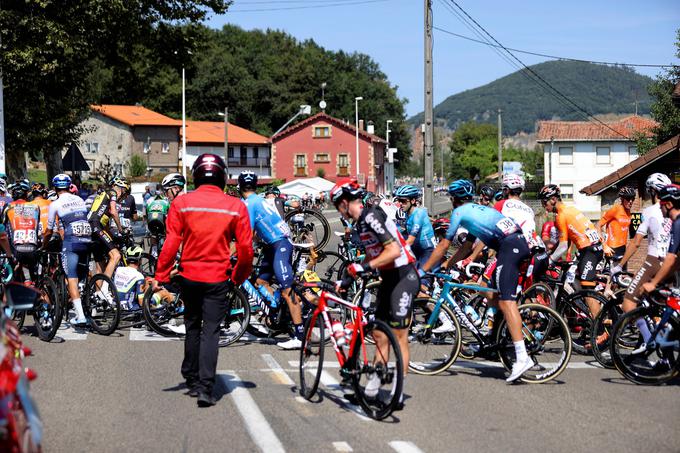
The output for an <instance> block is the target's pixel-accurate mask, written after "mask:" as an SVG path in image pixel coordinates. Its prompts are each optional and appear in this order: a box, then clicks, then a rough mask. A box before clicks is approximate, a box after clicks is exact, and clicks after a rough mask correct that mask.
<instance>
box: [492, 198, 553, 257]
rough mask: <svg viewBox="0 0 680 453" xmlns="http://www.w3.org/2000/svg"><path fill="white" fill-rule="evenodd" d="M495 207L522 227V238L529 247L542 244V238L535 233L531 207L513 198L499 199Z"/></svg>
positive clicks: (534, 219) (534, 217) (534, 220)
mask: <svg viewBox="0 0 680 453" xmlns="http://www.w3.org/2000/svg"><path fill="white" fill-rule="evenodd" d="M495 208H496V209H497V210H498V211H500V213H501V214H503V215H504V216H505V217H508V218H510V219H512V220H514V221H515V223H516V224H517V225H519V226H520V228H522V233H523V234H524V238H525V239H526V240H527V243H528V244H529V246H530V247H534V246H543V240H541V238H540V237H539V236H538V234H536V216H535V214H534V210H533V209H531V208H530V207H529V206H527V205H526V204H524V203H522V202H521V201H519V200H513V199H507V200H501V201H499V202H498V203H496V206H495Z"/></svg>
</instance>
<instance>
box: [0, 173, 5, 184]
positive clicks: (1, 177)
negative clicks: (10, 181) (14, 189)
mask: <svg viewBox="0 0 680 453" xmlns="http://www.w3.org/2000/svg"><path fill="white" fill-rule="evenodd" d="M0 180H2V181H3V182H4V183H5V184H7V175H6V174H4V173H0Z"/></svg>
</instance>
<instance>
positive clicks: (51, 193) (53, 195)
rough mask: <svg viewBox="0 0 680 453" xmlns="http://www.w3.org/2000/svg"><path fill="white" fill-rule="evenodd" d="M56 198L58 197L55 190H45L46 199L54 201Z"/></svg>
mask: <svg viewBox="0 0 680 453" xmlns="http://www.w3.org/2000/svg"><path fill="white" fill-rule="evenodd" d="M57 198H59V196H58V195H57V192H55V191H54V190H50V191H49V192H47V199H48V200H50V201H54V200H56V199H57Z"/></svg>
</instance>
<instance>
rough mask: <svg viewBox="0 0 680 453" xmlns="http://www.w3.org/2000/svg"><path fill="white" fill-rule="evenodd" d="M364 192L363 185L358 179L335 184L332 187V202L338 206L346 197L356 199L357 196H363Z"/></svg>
mask: <svg viewBox="0 0 680 453" xmlns="http://www.w3.org/2000/svg"><path fill="white" fill-rule="evenodd" d="M364 193H365V191H364V189H363V187H361V186H360V185H359V184H358V183H357V181H356V180H349V181H345V182H342V183H337V184H335V186H333V188H332V189H331V192H330V198H331V202H333V204H334V205H335V207H337V206H338V205H339V204H340V202H341V201H342V200H344V199H347V200H356V199H357V198H363V196H364Z"/></svg>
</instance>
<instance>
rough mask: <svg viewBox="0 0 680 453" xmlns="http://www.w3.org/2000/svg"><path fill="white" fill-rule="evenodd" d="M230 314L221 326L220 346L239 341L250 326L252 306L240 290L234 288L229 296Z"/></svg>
mask: <svg viewBox="0 0 680 453" xmlns="http://www.w3.org/2000/svg"><path fill="white" fill-rule="evenodd" d="M227 299H228V300H229V313H227V316H226V317H225V319H224V321H223V322H222V325H221V326H220V343H219V344H220V346H221V347H223V346H229V345H230V344H232V343H234V342H235V341H238V339H239V338H241V336H243V334H244V333H245V331H246V328H247V327H248V324H250V304H249V303H248V298H247V297H246V296H245V294H243V291H242V290H241V289H240V288H237V287H234V288H232V289H231V290H230V291H229V293H228V294H227Z"/></svg>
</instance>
